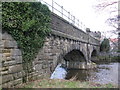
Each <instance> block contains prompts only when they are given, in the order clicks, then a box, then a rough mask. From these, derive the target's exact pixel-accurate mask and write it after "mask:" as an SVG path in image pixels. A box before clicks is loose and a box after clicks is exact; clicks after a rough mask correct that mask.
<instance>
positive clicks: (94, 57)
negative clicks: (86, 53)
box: [91, 49, 98, 62]
mask: <svg viewBox="0 0 120 90" xmlns="http://www.w3.org/2000/svg"><path fill="white" fill-rule="evenodd" d="M97 56H98V52H97V50H96V49H93V51H92V53H91V61H93V62H95V61H96V60H97Z"/></svg>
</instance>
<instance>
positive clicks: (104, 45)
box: [100, 38, 110, 52]
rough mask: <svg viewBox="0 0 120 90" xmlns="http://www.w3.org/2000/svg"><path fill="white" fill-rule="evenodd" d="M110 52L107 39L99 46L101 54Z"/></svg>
mask: <svg viewBox="0 0 120 90" xmlns="http://www.w3.org/2000/svg"><path fill="white" fill-rule="evenodd" d="M109 50H110V42H109V39H106V38H105V39H104V40H103V41H102V43H101V45H100V51H101V52H108V51H109Z"/></svg>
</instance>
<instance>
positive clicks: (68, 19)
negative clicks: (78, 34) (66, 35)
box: [68, 12, 70, 22]
mask: <svg viewBox="0 0 120 90" xmlns="http://www.w3.org/2000/svg"><path fill="white" fill-rule="evenodd" d="M68 21H69V22H70V12H68Z"/></svg>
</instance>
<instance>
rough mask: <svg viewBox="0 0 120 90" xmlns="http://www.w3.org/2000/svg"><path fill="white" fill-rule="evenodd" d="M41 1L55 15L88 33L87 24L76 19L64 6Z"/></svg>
mask: <svg viewBox="0 0 120 90" xmlns="http://www.w3.org/2000/svg"><path fill="white" fill-rule="evenodd" d="M39 1H40V2H41V3H43V4H46V5H47V6H48V7H49V9H50V10H51V11H52V12H53V13H55V14H57V15H58V16H60V17H62V18H64V19H65V20H67V21H68V22H69V23H71V24H72V25H74V26H76V27H77V28H79V29H80V30H82V31H83V32H86V28H87V27H86V26H85V24H83V22H81V21H80V20H79V19H78V18H76V17H75V16H74V15H72V14H71V13H70V12H69V11H67V10H66V9H64V8H63V6H61V5H59V4H58V3H57V2H55V1H54V0H51V2H50V4H49V3H47V2H46V1H44V0H39ZM55 6H57V7H58V8H59V9H58V8H57V7H55ZM91 37H93V36H91ZM93 38H94V39H96V38H95V37H93ZM96 40H97V39H96Z"/></svg>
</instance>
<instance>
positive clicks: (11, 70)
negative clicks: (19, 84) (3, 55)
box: [9, 64, 23, 73]
mask: <svg viewBox="0 0 120 90" xmlns="http://www.w3.org/2000/svg"><path fill="white" fill-rule="evenodd" d="M22 70H23V67H22V64H19V65H14V66H10V67H9V73H16V72H20V71H22Z"/></svg>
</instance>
